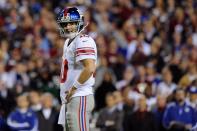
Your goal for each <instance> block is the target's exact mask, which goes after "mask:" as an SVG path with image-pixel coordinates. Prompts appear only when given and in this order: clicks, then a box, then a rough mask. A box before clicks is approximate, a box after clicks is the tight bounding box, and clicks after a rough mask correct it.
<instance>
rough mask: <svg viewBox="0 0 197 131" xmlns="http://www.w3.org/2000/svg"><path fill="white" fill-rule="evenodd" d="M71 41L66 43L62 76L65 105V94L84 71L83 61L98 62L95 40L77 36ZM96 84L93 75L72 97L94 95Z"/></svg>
mask: <svg viewBox="0 0 197 131" xmlns="http://www.w3.org/2000/svg"><path fill="white" fill-rule="evenodd" d="M68 41H69V39H67V40H66V41H65V43H64V49H63V56H62V67H61V74H60V96H61V100H62V102H63V103H65V102H66V100H65V97H66V94H65V92H66V91H68V90H69V89H70V88H71V87H72V86H73V84H74V82H75V81H76V80H78V77H79V75H80V73H81V71H82V70H83V64H82V62H81V60H84V59H94V60H95V64H96V60H97V49H96V44H95V42H94V40H93V39H92V38H91V37H90V36H88V35H79V36H77V37H76V38H75V39H74V40H73V41H72V42H71V43H70V44H68ZM94 83H95V78H94V76H93V75H92V76H91V77H90V78H89V79H88V80H87V81H86V82H85V83H84V84H83V86H82V87H80V88H78V89H77V90H76V92H75V94H74V95H73V96H72V97H76V96H86V95H90V94H93V90H92V87H93V85H94Z"/></svg>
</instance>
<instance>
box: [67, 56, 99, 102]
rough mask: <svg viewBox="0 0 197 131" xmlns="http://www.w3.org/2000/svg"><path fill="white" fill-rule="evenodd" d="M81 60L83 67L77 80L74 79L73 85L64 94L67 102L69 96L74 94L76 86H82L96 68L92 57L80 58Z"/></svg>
mask: <svg viewBox="0 0 197 131" xmlns="http://www.w3.org/2000/svg"><path fill="white" fill-rule="evenodd" d="M81 62H82V63H83V66H84V68H83V70H82V72H81V74H80V75H79V78H78V80H76V81H75V83H74V85H73V87H72V88H71V90H70V91H69V92H68V94H67V96H66V99H67V102H69V101H70V99H71V96H72V95H73V94H74V92H75V91H76V89H77V88H83V87H82V85H83V84H84V83H85V82H86V81H87V80H88V79H89V78H90V77H91V76H92V74H93V73H94V72H95V70H96V64H95V60H94V59H84V60H81Z"/></svg>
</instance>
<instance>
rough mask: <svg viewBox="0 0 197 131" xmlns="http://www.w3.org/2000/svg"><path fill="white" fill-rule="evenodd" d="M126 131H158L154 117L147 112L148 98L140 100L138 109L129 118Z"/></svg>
mask: <svg viewBox="0 0 197 131" xmlns="http://www.w3.org/2000/svg"><path fill="white" fill-rule="evenodd" d="M124 130H125V131H156V130H157V128H156V122H155V119H154V115H153V114H152V113H151V112H149V111H147V104H146V97H145V96H141V97H140V98H139V100H138V109H137V110H136V111H135V112H133V113H132V114H131V115H129V116H128V119H127V120H126V124H125V127H124Z"/></svg>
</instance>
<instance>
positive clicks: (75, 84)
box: [73, 80, 82, 89]
mask: <svg viewBox="0 0 197 131" xmlns="http://www.w3.org/2000/svg"><path fill="white" fill-rule="evenodd" d="M81 86H82V84H81V83H79V82H78V81H77V80H76V81H75V82H74V84H73V87H75V88H76V89H77V88H80V87H81Z"/></svg>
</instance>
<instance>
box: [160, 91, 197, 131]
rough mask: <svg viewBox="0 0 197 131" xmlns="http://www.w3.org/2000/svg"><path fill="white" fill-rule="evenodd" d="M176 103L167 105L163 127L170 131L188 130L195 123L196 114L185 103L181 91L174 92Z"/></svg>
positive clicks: (183, 94) (183, 93)
mask: <svg viewBox="0 0 197 131" xmlns="http://www.w3.org/2000/svg"><path fill="white" fill-rule="evenodd" d="M175 99H176V102H173V103H170V104H168V106H167V108H166V110H165V113H164V116H163V125H164V127H165V128H166V129H169V130H172V131H179V130H186V129H187V130H190V129H191V128H192V126H194V125H195V124H196V122H197V114H196V111H195V110H194V108H192V107H191V106H190V105H188V104H187V103H186V102H185V92H184V90H183V89H176V90H175Z"/></svg>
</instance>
